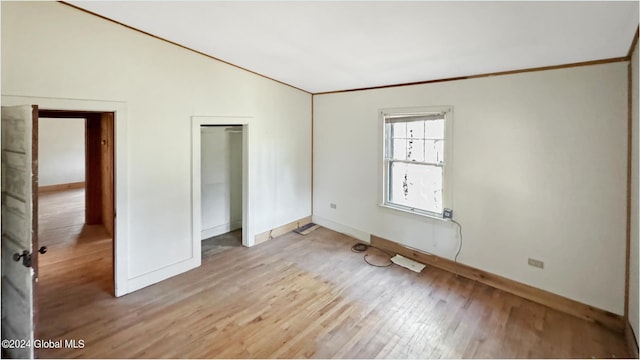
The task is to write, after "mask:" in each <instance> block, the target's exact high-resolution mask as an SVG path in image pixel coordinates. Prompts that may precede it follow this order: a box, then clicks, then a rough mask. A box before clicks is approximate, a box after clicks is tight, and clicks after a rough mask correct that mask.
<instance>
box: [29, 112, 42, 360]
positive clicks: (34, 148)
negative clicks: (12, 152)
mask: <svg viewBox="0 0 640 360" xmlns="http://www.w3.org/2000/svg"><path fill="white" fill-rule="evenodd" d="M38 115H39V111H38V105H31V214H32V215H31V230H32V231H31V249H28V250H30V251H31V267H32V268H33V275H32V276H31V284H32V285H31V308H32V312H31V314H32V323H33V324H32V325H33V328H32V330H33V334H34V336H35V334H36V328H37V326H38V301H37V300H38V273H39V271H38V255H40V253H38V249H39V246H38V120H39V117H38ZM33 355H34V356H35V350H34V353H33Z"/></svg>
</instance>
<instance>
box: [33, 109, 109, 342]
mask: <svg viewBox="0 0 640 360" xmlns="http://www.w3.org/2000/svg"><path fill="white" fill-rule="evenodd" d="M38 113H39V124H38V129H37V134H38V136H37V143H38V146H39V150H40V157H39V162H38V165H37V166H38V170H39V186H38V210H39V215H38V224H39V226H38V237H39V241H40V245H41V246H46V247H47V254H46V256H42V257H41V258H40V261H39V263H38V269H39V271H38V273H39V277H38V289H37V292H36V293H35V297H34V305H35V308H37V309H38V316H37V319H38V326H37V327H36V334H35V336H36V338H38V339H41V338H42V339H45V338H46V339H57V338H59V337H63V335H64V334H63V333H61V332H60V331H62V329H61V328H60V326H59V324H61V323H67V322H68V321H71V320H70V319H72V318H73V314H74V312H75V311H76V310H77V309H78V308H79V307H82V306H87V305H88V304H89V303H91V302H95V301H96V299H100V298H111V297H113V296H114V295H115V288H114V243H115V239H114V236H115V235H114V234H115V232H114V230H115V229H114V227H115V224H114V217H115V211H114V209H115V207H114V205H115V197H114V189H115V187H114V182H115V180H114V165H115V164H114V163H115V160H114V145H115V135H114V128H115V124H114V113H113V112H90V111H57V110H42V109H41V110H39V112H38ZM34 131H36V129H34ZM70 289H73V291H69V290H70ZM68 294H73V297H72V298H71V297H70V296H69V295H68ZM36 355H37V351H36Z"/></svg>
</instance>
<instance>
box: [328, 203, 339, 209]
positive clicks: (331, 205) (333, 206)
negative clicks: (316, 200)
mask: <svg viewBox="0 0 640 360" xmlns="http://www.w3.org/2000/svg"><path fill="white" fill-rule="evenodd" d="M329 206H330V207H331V208H332V209H335V208H336V207H337V206H336V204H334V203H331V204H329Z"/></svg>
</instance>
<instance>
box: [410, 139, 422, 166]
mask: <svg viewBox="0 0 640 360" xmlns="http://www.w3.org/2000/svg"><path fill="white" fill-rule="evenodd" d="M407 160H411V161H421V162H424V140H422V139H420V140H416V139H409V140H407Z"/></svg>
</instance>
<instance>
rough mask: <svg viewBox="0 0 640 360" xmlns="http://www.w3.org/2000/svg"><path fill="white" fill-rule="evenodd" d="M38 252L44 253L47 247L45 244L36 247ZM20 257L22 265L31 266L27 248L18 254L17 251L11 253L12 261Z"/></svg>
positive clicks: (18, 259)
mask: <svg viewBox="0 0 640 360" xmlns="http://www.w3.org/2000/svg"><path fill="white" fill-rule="evenodd" d="M38 252H39V253H40V254H44V253H46V252H47V247H46V246H42V247H40V249H38ZM20 259H22V265H24V266H25V267H31V254H29V252H28V251H27V250H23V251H22V254H19V253H15V254H13V260H14V261H20Z"/></svg>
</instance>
